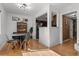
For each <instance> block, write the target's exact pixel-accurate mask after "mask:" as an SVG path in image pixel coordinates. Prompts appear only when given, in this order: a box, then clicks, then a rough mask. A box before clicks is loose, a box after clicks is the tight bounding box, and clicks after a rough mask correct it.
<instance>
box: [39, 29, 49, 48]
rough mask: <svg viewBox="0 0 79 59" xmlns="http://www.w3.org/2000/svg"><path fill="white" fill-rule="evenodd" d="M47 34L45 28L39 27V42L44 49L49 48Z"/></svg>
mask: <svg viewBox="0 0 79 59" xmlns="http://www.w3.org/2000/svg"><path fill="white" fill-rule="evenodd" d="M48 36H49V33H48V29H47V27H39V42H40V43H41V44H43V45H45V46H46V47H50V41H49V37H48Z"/></svg>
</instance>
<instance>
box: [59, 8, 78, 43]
mask: <svg viewBox="0 0 79 59" xmlns="http://www.w3.org/2000/svg"><path fill="white" fill-rule="evenodd" d="M71 12H77V11H76V10H72V11H67V12H64V13H61V14H60V44H63V43H64V41H63V33H62V32H63V15H65V14H68V13H71ZM76 14H77V15H76V16H78V13H76ZM77 19H78V17H77ZM76 34H77V33H76ZM76 37H77V35H76ZM77 41H78V40H77Z"/></svg>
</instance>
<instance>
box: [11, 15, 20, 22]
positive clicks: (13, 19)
mask: <svg viewBox="0 0 79 59" xmlns="http://www.w3.org/2000/svg"><path fill="white" fill-rule="evenodd" d="M19 20H20V18H19V17H14V16H12V21H19Z"/></svg>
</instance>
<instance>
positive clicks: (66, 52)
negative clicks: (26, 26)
mask: <svg viewBox="0 0 79 59" xmlns="http://www.w3.org/2000/svg"><path fill="white" fill-rule="evenodd" d="M73 46H74V45H73V42H72V41H68V42H65V43H64V44H62V45H61V44H59V45H56V46H54V47H52V48H50V49H51V50H52V51H55V52H57V53H58V54H60V55H62V56H78V55H79V53H78V52H77V51H75V49H74V47H73ZM30 48H31V49H37V50H39V49H47V47H45V46H43V45H41V44H40V43H39V42H38V41H36V40H31V41H30ZM22 51H24V50H23V49H19V48H17V49H11V50H7V47H6V45H5V47H4V48H3V49H2V50H1V51H0V55H1V56H22V53H21V52H22ZM26 52H28V51H27V50H26Z"/></svg>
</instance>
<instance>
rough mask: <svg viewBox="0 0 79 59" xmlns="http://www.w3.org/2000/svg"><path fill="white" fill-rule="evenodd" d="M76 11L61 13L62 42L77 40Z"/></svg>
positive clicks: (74, 41)
mask: <svg viewBox="0 0 79 59" xmlns="http://www.w3.org/2000/svg"><path fill="white" fill-rule="evenodd" d="M76 13H77V12H71V13H67V14H64V15H63V23H62V25H63V43H64V42H69V41H72V43H73V44H74V43H76V41H77V16H76Z"/></svg>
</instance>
